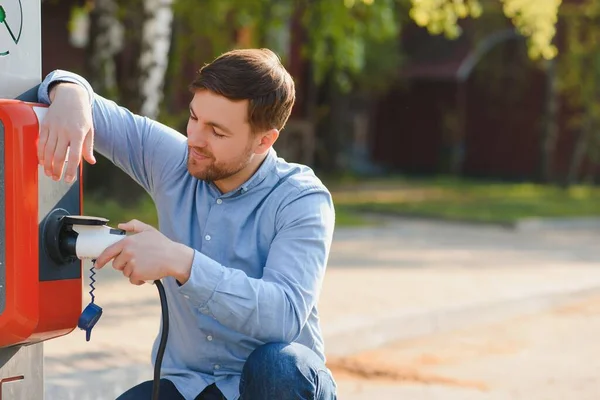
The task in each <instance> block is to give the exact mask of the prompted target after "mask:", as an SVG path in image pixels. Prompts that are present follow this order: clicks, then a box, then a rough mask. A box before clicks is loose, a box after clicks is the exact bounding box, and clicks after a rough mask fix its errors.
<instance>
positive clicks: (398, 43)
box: [42, 0, 600, 224]
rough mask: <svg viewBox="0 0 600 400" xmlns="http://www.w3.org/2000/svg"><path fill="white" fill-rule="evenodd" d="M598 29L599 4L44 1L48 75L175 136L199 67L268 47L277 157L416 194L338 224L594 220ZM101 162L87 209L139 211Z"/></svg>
mask: <svg viewBox="0 0 600 400" xmlns="http://www.w3.org/2000/svg"><path fill="white" fill-rule="evenodd" d="M599 20H600V4H599V2H597V1H594V0H565V1H562V2H561V1H560V0H531V1H519V0H503V1H500V0H420V1H417V0H310V1H309V0H293V1H292V0H202V1H197V0H162V1H158V0H129V1H126V2H117V1H115V0H104V1H93V0H60V1H58V0H44V1H43V2H42V22H43V23H42V25H43V26H42V28H43V59H44V63H43V69H44V71H43V74H46V73H48V72H50V71H52V70H53V69H56V68H61V69H67V70H71V71H74V72H77V73H80V74H82V75H83V76H85V77H86V78H87V79H89V81H90V82H91V83H92V84H93V87H94V89H95V90H96V91H97V92H98V93H99V94H101V95H103V96H106V97H108V98H111V99H114V100H116V101H118V102H119V103H120V104H122V105H124V106H126V107H128V108H130V109H131V110H132V111H134V112H137V113H140V114H143V115H147V116H149V117H152V118H156V119H158V120H160V121H162V122H164V123H166V124H168V125H170V126H172V127H174V128H176V129H178V130H179V131H180V132H182V133H185V125H186V122H187V104H188V102H189V100H190V98H191V95H190V93H189V92H188V90H187V85H188V84H189V82H190V81H191V80H192V79H193V77H194V74H195V72H196V71H197V70H198V69H199V68H200V67H201V66H202V65H203V64H204V63H206V62H209V61H211V60H212V59H213V58H215V57H216V56H218V55H219V54H221V53H222V52H224V51H227V50H229V49H232V48H238V47H257V46H265V47H269V48H271V49H272V50H274V51H276V52H277V53H278V54H279V56H280V57H281V59H282V60H283V62H284V64H285V66H286V67H287V68H288V70H289V71H290V73H291V74H292V75H293V77H294V79H295V82H296V88H297V93H298V95H297V98H298V100H297V103H296V105H295V108H294V110H293V115H292V117H291V119H290V122H289V124H288V126H287V128H286V129H285V131H284V134H282V135H281V137H280V140H279V141H278V142H277V143H276V146H275V147H276V149H277V150H278V152H279V154H280V155H281V156H282V157H284V158H286V159H287V160H289V161H296V162H302V163H305V164H308V165H310V166H312V167H313V168H315V169H316V170H317V172H318V173H319V174H320V176H322V177H323V178H324V179H325V180H326V181H327V183H328V184H329V185H330V186H331V187H332V189H334V190H335V189H337V188H338V186H341V187H340V190H342V189H353V188H355V186H356V185H357V184H358V183H359V182H360V181H364V180H366V181H368V182H369V185H376V186H378V187H379V186H382V185H383V186H386V184H388V183H391V184H393V185H394V186H396V187H398V185H401V186H403V187H406V188H411V189H416V188H418V189H419V194H420V195H419V196H408V197H407V196H405V194H406V193H405V194H404V195H401V194H400V193H394V192H393V191H392V192H390V193H388V195H387V196H383V195H382V196H379V197H378V196H370V198H368V199H366V198H361V197H356V198H352V199H350V198H348V197H347V196H344V193H336V195H337V204H338V210H339V211H340V220H339V223H340V224H348V223H356V222H357V218H355V215H354V214H355V212H356V211H386V212H392V213H399V214H411V215H433V216H437V217H448V218H455V219H456V218H460V219H469V220H486V221H487V220H494V221H496V222H501V223H512V222H514V221H515V220H516V218H522V217H532V216H542V217H547V216H553V217H556V216H565V215H568V216H572V215H579V216H581V215H590V214H594V215H595V214H597V213H598V212H599V211H600V206H598V205H596V203H598V202H597V201H596V199H597V198H598V195H597V191H596V190H595V189H594V184H595V182H596V177H597V175H598V172H599V171H600V168H599V163H600V158H599V157H600V153H599V150H600V140H599V139H600V134H599V133H598V127H599V126H598V125H599V122H600V108H599V107H598V104H597V101H596V100H597V93H598V92H599V91H600V80H599V78H600V77H599V74H600V57H599V54H598V46H597V44H598V40H599V35H600V28H598V22H599ZM102 161H104V160H101V161H100V164H99V165H98V166H96V167H94V168H91V169H89V168H87V169H86V191H87V193H89V194H90V196H88V201H87V202H86V203H87V206H88V210H91V211H95V208H94V207H95V205H96V204H95V202H96V201H102V202H103V203H104V208H106V201H109V200H114V201H115V202H116V203H118V204H119V205H120V207H124V206H126V207H134V206H135V207H138V208H137V210H138V213H139V209H140V208H139V207H141V208H144V209H146V208H148V207H144V204H146V199H145V197H144V196H145V194H144V193H142V192H141V189H138V188H137V186H136V185H129V184H128V183H129V182H131V181H130V180H129V178H128V177H126V176H124V175H123V174H121V173H120V172H119V171H118V170H116V168H115V167H113V166H111V165H108V164H107V163H105V162H102ZM107 176H110V177H111V179H106V177H107ZM365 178H368V179H365ZM123 187H127V188H128V190H127V191H123V190H121V188H123ZM411 193H412V192H411ZM92 194H93V195H94V196H93V199H94V200H93V201H92ZM375 194H377V193H375ZM116 203H115V204H116ZM111 204H112V203H111ZM441 204H443V205H444V206H443V207H441ZM152 212H153V211H152V207H149V208H148V210H147V213H148V215H147V217H146V219H148V218H152ZM115 213H116V211H115ZM114 217H116V218H118V219H121V216H120V215H118V214H115V215H114Z"/></svg>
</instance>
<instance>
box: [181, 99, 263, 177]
mask: <svg viewBox="0 0 600 400" xmlns="http://www.w3.org/2000/svg"><path fill="white" fill-rule="evenodd" d="M187 136H188V146H189V155H188V160H187V167H188V171H189V172H190V174H191V175H192V176H194V177H195V178H197V179H201V180H205V181H213V182H214V181H220V180H223V179H226V178H229V177H231V176H232V175H234V174H236V173H237V172H239V171H241V170H242V169H244V167H246V166H247V165H248V164H249V163H250V161H251V160H252V158H253V156H254V151H255V148H256V147H257V146H258V143H259V141H260V140H259V139H257V138H256V137H254V135H253V134H252V132H251V129H250V124H249V123H248V100H244V101H235V102H234V101H231V100H229V99H227V98H226V97H223V96H220V95H217V94H215V93H214V92H211V91H209V90H197V91H196V93H195V94H194V98H193V99H192V101H191V103H190V118H189V120H188V125H187Z"/></svg>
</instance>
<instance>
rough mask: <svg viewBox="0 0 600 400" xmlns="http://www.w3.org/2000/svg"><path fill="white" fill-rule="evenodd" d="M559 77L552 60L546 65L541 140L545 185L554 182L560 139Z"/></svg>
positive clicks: (542, 175)
mask: <svg viewBox="0 0 600 400" xmlns="http://www.w3.org/2000/svg"><path fill="white" fill-rule="evenodd" d="M558 91H559V89H558V76H557V71H556V61H555V60H550V61H547V63H546V93H545V98H544V103H545V104H544V108H545V109H544V125H543V128H542V132H541V138H540V166H539V171H540V172H539V178H540V181H541V182H543V183H549V182H552V181H553V179H554V176H553V172H552V161H553V158H554V150H555V149H556V141H557V139H558V132H559V129H558V108H559V97H558V94H559V93H558Z"/></svg>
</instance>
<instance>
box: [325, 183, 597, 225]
mask: <svg viewBox="0 0 600 400" xmlns="http://www.w3.org/2000/svg"><path fill="white" fill-rule="evenodd" d="M332 192H333V196H334V201H335V203H336V206H337V208H338V210H343V211H344V212H346V213H356V214H360V213H364V212H375V213H386V214H396V215H406V216H420V217H432V218H440V219H445V220H461V221H470V222H484V223H501V224H512V223H515V222H517V221H518V220H521V219H524V218H565V217H590V216H600V188H595V187H591V186H575V187H572V188H570V189H568V190H564V189H561V188H558V187H555V186H549V185H539V184H532V183H498V182H485V181H473V180H458V179H452V178H435V179H403V178H390V179H380V180H374V181H371V182H366V181H356V182H351V183H345V184H342V185H338V186H336V185H335V184H334V188H333V189H332Z"/></svg>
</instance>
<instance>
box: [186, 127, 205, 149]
mask: <svg viewBox="0 0 600 400" xmlns="http://www.w3.org/2000/svg"><path fill="white" fill-rule="evenodd" d="M187 137H188V144H189V145H190V146H192V147H206V146H207V144H208V142H207V141H206V137H207V135H206V134H205V133H204V132H203V129H201V128H200V125H199V124H194V125H190V124H188V127H187Z"/></svg>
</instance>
